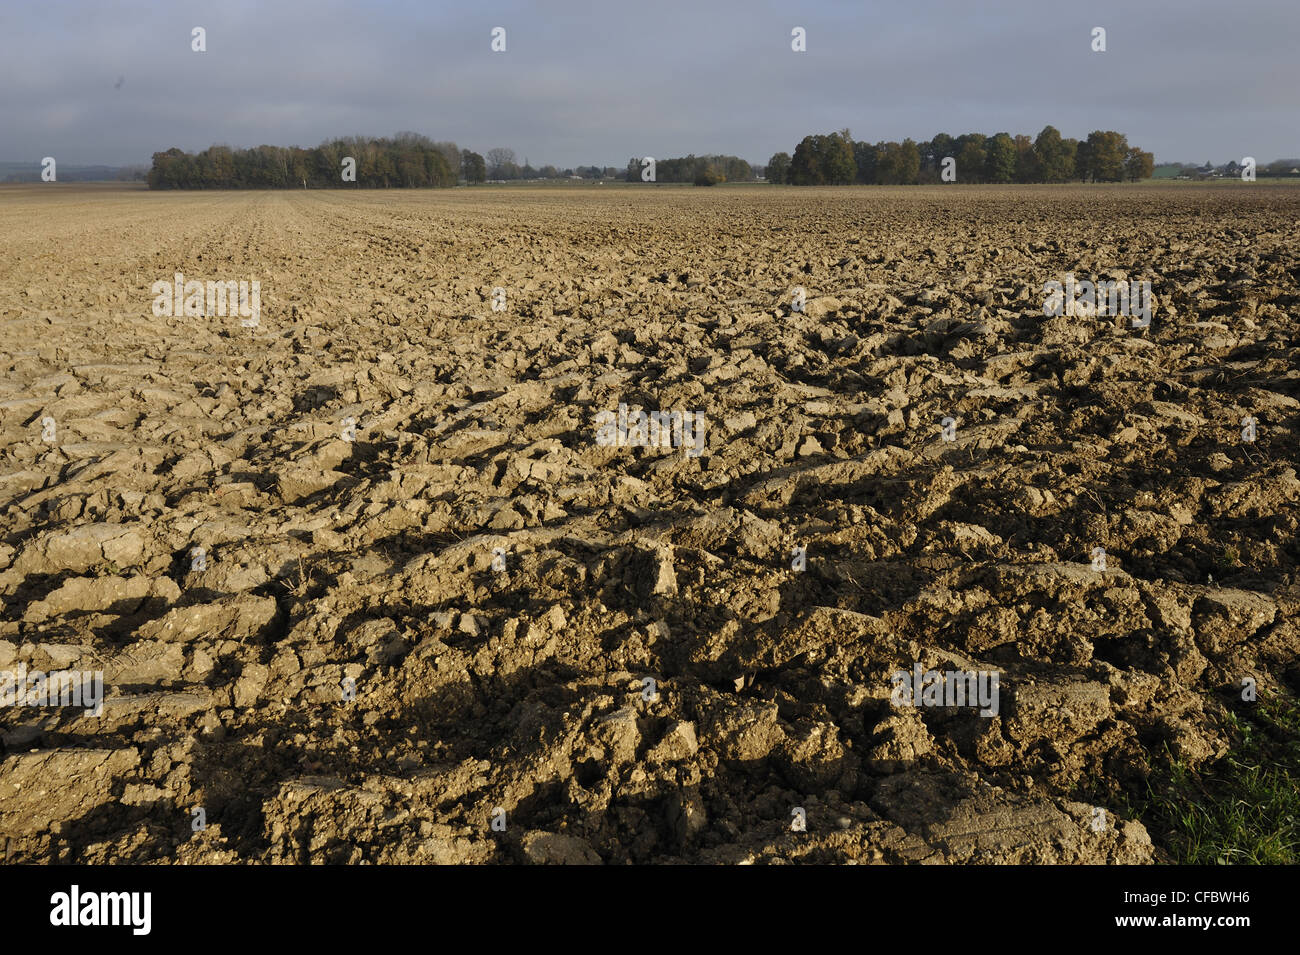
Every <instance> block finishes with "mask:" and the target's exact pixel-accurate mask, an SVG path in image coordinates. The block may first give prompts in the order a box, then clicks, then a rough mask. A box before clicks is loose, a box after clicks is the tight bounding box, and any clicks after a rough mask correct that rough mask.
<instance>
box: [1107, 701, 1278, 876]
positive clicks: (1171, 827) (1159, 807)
mask: <svg viewBox="0 0 1300 955" xmlns="http://www.w3.org/2000/svg"><path fill="white" fill-rule="evenodd" d="M1230 720H1231V722H1232V724H1233V725H1232V731H1233V733H1234V736H1235V744H1234V748H1233V751H1232V753H1231V754H1229V755H1228V756H1225V757H1224V758H1223V759H1221V760H1220V761H1219V762H1218V763H1216V764H1215V765H1214V766H1213V767H1212V768H1211V769H1210V770H1209V771H1208V772H1202V773H1194V772H1192V771H1191V770H1189V769H1188V767H1187V766H1186V764H1184V763H1182V762H1180V761H1173V762H1172V763H1171V764H1170V769H1169V771H1168V773H1167V775H1165V776H1164V778H1163V779H1161V780H1159V781H1152V782H1149V783H1148V787H1147V794H1146V798H1145V799H1144V800H1139V801H1138V803H1137V804H1136V805H1132V806H1131V808H1132V809H1134V810H1135V814H1136V815H1138V816H1140V817H1141V819H1142V821H1143V823H1144V824H1145V825H1146V827H1147V830H1148V832H1150V833H1151V837H1152V840H1153V841H1154V842H1155V843H1156V844H1157V845H1161V846H1162V847H1163V848H1164V849H1165V850H1166V851H1167V852H1169V853H1170V855H1171V856H1172V857H1173V858H1174V860H1175V861H1176V862H1179V863H1185V864H1210V865H1213V864H1216V863H1218V864H1226V865H1287V864H1295V863H1296V862H1300V703H1298V702H1297V701H1296V700H1294V699H1292V698H1290V697H1286V696H1279V695H1273V694H1270V695H1269V696H1267V697H1261V698H1260V700H1259V701H1258V702H1257V703H1244V704H1242V705H1241V707H1240V711H1239V712H1238V713H1234V714H1231V716H1230Z"/></svg>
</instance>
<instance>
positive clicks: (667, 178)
mask: <svg viewBox="0 0 1300 955" xmlns="http://www.w3.org/2000/svg"><path fill="white" fill-rule="evenodd" d="M647 168H649V167H648V165H647V164H646V161H645V160H644V159H636V158H632V159H629V160H628V161H627V177H626V178H627V181H628V182H641V181H642V178H641V176H642V170H644V169H647ZM755 178H756V175H755V173H754V168H753V167H752V166H750V164H749V163H747V162H745V160H743V159H741V158H740V157H739V156H696V155H695V154H693V153H692V154H691V155H689V156H684V157H682V158H681V159H656V160H655V177H654V181H655V182H693V183H695V184H696V185H697V186H712V185H716V184H717V183H720V182H746V181H749V180H752V179H755Z"/></svg>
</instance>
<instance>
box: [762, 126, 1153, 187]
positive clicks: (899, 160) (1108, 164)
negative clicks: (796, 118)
mask: <svg viewBox="0 0 1300 955" xmlns="http://www.w3.org/2000/svg"><path fill="white" fill-rule="evenodd" d="M1154 167H1155V161H1154V157H1153V156H1152V154H1151V153H1149V152H1146V151H1144V150H1141V149H1138V148H1137V147H1135V146H1130V145H1129V144H1128V138H1127V137H1126V136H1125V135H1124V134H1123V133H1117V132H1114V131H1111V130H1094V131H1093V132H1091V133H1089V134H1088V138H1087V139H1086V140H1083V141H1080V140H1077V139H1066V138H1063V137H1062V136H1061V133H1060V131H1059V130H1057V129H1056V127H1054V126H1045V127H1044V128H1043V131H1042V132H1041V133H1039V134H1038V136H1037V138H1035V139H1030V138H1029V137H1028V136H1025V135H1018V136H1012V135H1011V134H1010V133H995V134H994V135H992V136H985V135H984V134H983V133H966V134H964V135H961V136H957V137H953V136H950V135H948V134H947V133H940V134H939V135H937V136H935V137H934V138H933V139H931V140H930V141H929V142H922V143H918V142H915V141H914V140H911V139H905V140H903V141H902V142H901V143H895V142H880V143H875V144H872V143H868V142H855V141H854V140H853V137H852V135H851V134H850V132H849V130H847V129H843V130H840V131H839V132H838V133H830V134H829V135H824V136H805V137H804V138H803V140H802V141H801V142H800V143H799V145H798V146H796V147H795V150H794V155H793V156H791V155H790V154H788V153H784V152H780V153H777V154H776V155H774V156H773V157H772V158H771V159H770V160H768V164H767V181H768V182H773V183H788V184H790V185H795V186H823V185H826V186H838V185H849V184H851V183H860V184H866V185H911V184H917V183H939V182H964V183H982V182H992V183H1012V182H1015V183H1033V182H1069V181H1071V180H1081V181H1084V182H1089V181H1091V182H1120V181H1122V180H1124V179H1129V180H1134V181H1136V180H1138V179H1146V178H1149V177H1150V176H1151V173H1152V171H1153V169H1154Z"/></svg>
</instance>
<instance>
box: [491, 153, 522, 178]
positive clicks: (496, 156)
mask: <svg viewBox="0 0 1300 955" xmlns="http://www.w3.org/2000/svg"><path fill="white" fill-rule="evenodd" d="M515 165H516V164H515V151H514V150H513V149H506V148H505V147H504V146H497V147H496V148H494V149H489V150H488V151H487V167H488V178H489V179H506V178H508V177H509V175H510V174H511V172H512V170H513V168H514V166H515Z"/></svg>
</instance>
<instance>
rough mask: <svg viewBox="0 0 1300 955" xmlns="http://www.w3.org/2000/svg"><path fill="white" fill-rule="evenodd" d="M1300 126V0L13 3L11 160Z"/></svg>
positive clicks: (1235, 134) (736, 145) (1189, 136)
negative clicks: (166, 152)
mask: <svg viewBox="0 0 1300 955" xmlns="http://www.w3.org/2000/svg"><path fill="white" fill-rule="evenodd" d="M196 26H201V27H204V28H205V29H206V31H207V52H206V53H196V52H193V51H192V50H191V49H190V45H191V29H192V28H193V27H196ZM497 26H500V27H504V28H505V30H506V46H507V49H506V51H505V52H504V53H494V52H492V50H491V48H490V45H491V31H492V28H493V27H497ZM796 26H799V27H803V28H805V30H806V31H807V47H808V48H807V52H805V53H796V52H793V51H792V50H791V48H790V42H791V30H792V29H793V28H794V27H796ZM1098 26H1100V27H1104V28H1105V29H1106V31H1107V36H1106V41H1107V51H1106V52H1105V53H1094V52H1093V51H1092V50H1091V32H1092V29H1093V27H1098ZM1298 104H1300V0H1116V2H1112V0H1090V2H1086V3H1085V2H1079V0H1070V2H1062V0H798V2H776V0H644V2H622V0H608V2H605V3H593V2H582V0H536V2H532V3H528V2H518V3H512V2H497V0H460V2H455V3H448V2H440V0H426V2H404V0H357V2H355V3H345V2H340V0H285V2H277V0H256V2H246V0H220V2H188V0H176V2H158V3H144V2H132V0H121V2H114V0H41V2H32V3H20V2H19V0H3V2H2V3H0V160H9V161H37V160H39V159H40V158H41V157H43V156H54V157H55V158H56V159H57V160H58V161H59V162H60V163H66V164H69V165H77V164H86V163H108V164H112V165H120V164H132V163H141V164H147V163H148V162H149V160H150V156H151V154H152V153H154V152H155V151H158V150H163V149H166V148H168V147H170V146H180V147H181V148H183V149H186V150H189V151H193V150H198V149H203V148H205V147H207V146H210V145H212V144H213V143H225V144H228V145H231V146H235V147H243V146H254V145H258V144H260V143H270V144H275V145H299V146H314V145H317V144H319V143H320V142H321V141H322V140H324V139H327V138H332V137H334V136H339V135H352V134H361V135H370V136H381V135H390V134H392V133H394V132H396V131H398V130H407V129H409V130H415V131H417V132H421V133H424V134H426V135H428V136H431V137H432V138H434V139H438V140H446V139H450V140H454V141H455V142H457V143H458V144H459V145H460V146H461V147H462V148H464V147H468V148H471V149H474V150H476V151H478V152H480V153H484V152H486V151H487V150H488V149H489V148H491V147H494V146H507V147H510V148H512V149H514V150H515V152H516V153H517V154H518V157H519V160H520V162H522V161H523V160H524V158H525V157H526V158H528V159H529V160H530V161H531V162H532V163H533V165H534V166H540V165H542V164H545V163H554V164H556V165H558V166H561V167H565V166H575V165H579V164H581V165H591V164H597V165H602V166H604V165H612V166H619V167H621V166H623V165H624V164H625V163H626V162H627V160H628V158H629V157H632V156H645V155H650V156H656V157H670V156H681V155H685V154H687V153H691V152H693V153H697V154H699V153H713V152H718V153H732V154H735V155H739V156H741V157H743V158H745V159H748V160H751V161H754V162H766V161H767V159H768V157H769V156H771V155H772V153H774V152H776V151H778V150H785V151H787V152H793V149H794V145H795V143H796V142H798V140H799V139H800V138H802V137H803V136H804V135H806V134H808V133H816V132H830V131H833V130H836V129H841V128H843V127H848V128H849V129H851V130H852V132H853V136H854V138H855V139H868V140H871V141H873V142H875V141H878V140H902V139H903V138H905V137H908V136H910V137H912V138H913V139H916V140H924V139H929V138H930V137H931V136H933V135H934V134H935V133H937V132H948V133H951V134H953V135H957V134H960V133H963V132H969V131H978V132H983V133H994V132H999V131H1007V132H1010V133H1012V134H1015V133H1022V132H1023V133H1028V134H1030V135H1036V134H1037V133H1038V131H1039V130H1040V129H1042V128H1043V126H1044V125H1046V124H1048V123H1051V124H1053V125H1055V126H1057V127H1058V128H1059V129H1060V130H1061V132H1062V134H1063V135H1065V136H1074V137H1078V138H1083V137H1084V136H1086V135H1087V133H1088V132H1089V131H1090V130H1093V129H1115V130H1119V131H1120V132H1123V133H1125V134H1127V135H1128V137H1129V141H1130V143H1131V144H1134V145H1138V146H1141V147H1142V148H1144V149H1148V150H1151V151H1152V152H1154V153H1155V155H1156V159H1157V161H1169V160H1179V161H1189V162H1190V161H1195V162H1205V161H1206V160H1212V161H1214V162H1215V163H1221V162H1226V161H1228V160H1229V159H1240V158H1241V157H1243V156H1247V155H1249V156H1254V157H1255V158H1256V159H1257V160H1258V161H1259V162H1261V163H1264V162H1268V161H1270V160H1273V159H1277V158H1282V157H1288V158H1289V157H1295V156H1300V105H1298Z"/></svg>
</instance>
